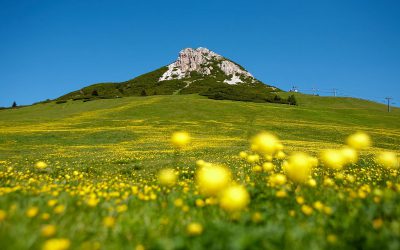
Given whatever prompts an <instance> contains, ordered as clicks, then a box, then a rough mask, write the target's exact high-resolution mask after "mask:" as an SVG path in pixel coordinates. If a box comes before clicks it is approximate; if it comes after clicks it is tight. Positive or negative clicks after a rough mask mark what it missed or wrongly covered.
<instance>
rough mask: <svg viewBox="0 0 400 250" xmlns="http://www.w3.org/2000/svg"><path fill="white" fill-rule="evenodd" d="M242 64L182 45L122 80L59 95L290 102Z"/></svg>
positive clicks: (87, 97) (88, 98) (89, 99)
mask: <svg viewBox="0 0 400 250" xmlns="http://www.w3.org/2000/svg"><path fill="white" fill-rule="evenodd" d="M280 92H281V90H279V89H277V88H276V87H273V86H270V85H267V84H264V83H263V82H261V81H259V80H258V79H256V78H255V77H254V76H253V75H252V74H250V73H249V72H247V71H246V70H245V69H244V68H243V67H242V66H240V65H239V64H237V63H236V62H233V61H231V60H229V59H227V58H225V57H223V56H221V55H219V54H217V53H215V52H213V51H211V50H209V49H207V48H202V47H200V48H197V49H193V48H185V49H182V50H181V51H180V52H179V55H178V58H177V59H176V61H174V62H172V63H171V64H169V65H167V66H164V67H161V68H159V69H157V70H154V71H151V72H149V73H146V74H143V75H140V76H138V77H136V78H133V79H131V80H128V81H125V82H117V83H98V84H94V85H90V86H88V87H85V88H82V89H80V90H77V91H74V92H71V93H68V94H66V95H64V96H61V97H59V98H58V99H57V100H58V101H59V102H65V101H68V100H71V99H72V100H83V101H91V100H94V99H99V98H119V97H125V96H149V95H179V94H199V95H202V96H206V97H208V98H211V99H218V100H220V99H224V100H236V101H251V102H275V103H289V102H288V100H286V99H283V98H281V97H280V96H279V93H280Z"/></svg>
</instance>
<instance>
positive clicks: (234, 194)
mask: <svg viewBox="0 0 400 250" xmlns="http://www.w3.org/2000/svg"><path fill="white" fill-rule="evenodd" d="M249 202H250V196H249V193H248V192H247V190H246V189H245V188H244V187H243V186H240V185H235V186H231V187H228V188H227V189H225V190H224V191H223V193H222V195H221V198H220V206H221V208H222V209H224V210H226V211H228V212H236V211H240V210H242V209H244V208H245V207H246V206H247V204H249Z"/></svg>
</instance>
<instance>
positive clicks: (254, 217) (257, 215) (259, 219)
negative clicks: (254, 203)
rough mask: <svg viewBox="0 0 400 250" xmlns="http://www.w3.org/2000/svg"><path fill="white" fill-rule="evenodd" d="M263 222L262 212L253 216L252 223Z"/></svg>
mask: <svg viewBox="0 0 400 250" xmlns="http://www.w3.org/2000/svg"><path fill="white" fill-rule="evenodd" d="M262 220H263V216H262V215H261V213H260V212H255V213H253V214H252V215H251V221H253V222H254V223H259V222H261V221H262Z"/></svg>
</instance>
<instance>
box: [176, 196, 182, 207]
mask: <svg viewBox="0 0 400 250" xmlns="http://www.w3.org/2000/svg"><path fill="white" fill-rule="evenodd" d="M183 204H184V203H183V200H182V199H181V198H178V199H175V200H174V206H175V207H182V206H183Z"/></svg>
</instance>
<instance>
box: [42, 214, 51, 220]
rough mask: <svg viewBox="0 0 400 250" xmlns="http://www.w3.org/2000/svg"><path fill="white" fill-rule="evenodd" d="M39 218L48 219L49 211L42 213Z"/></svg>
mask: <svg viewBox="0 0 400 250" xmlns="http://www.w3.org/2000/svg"><path fill="white" fill-rule="evenodd" d="M41 218H42V220H48V219H50V214H49V213H43V214H42V216H41Z"/></svg>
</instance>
